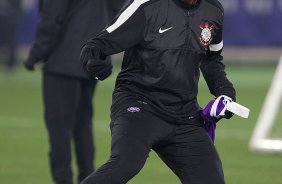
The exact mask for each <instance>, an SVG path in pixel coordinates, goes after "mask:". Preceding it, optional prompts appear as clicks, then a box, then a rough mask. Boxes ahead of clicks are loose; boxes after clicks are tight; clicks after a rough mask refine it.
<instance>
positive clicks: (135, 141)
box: [81, 0, 236, 184]
mask: <svg viewBox="0 0 282 184" xmlns="http://www.w3.org/2000/svg"><path fill="white" fill-rule="evenodd" d="M223 12H224V10H223V7H222V6H221V4H220V3H219V1H217V0H134V1H130V2H129V3H128V4H127V6H126V7H124V8H123V10H122V11H121V12H120V13H121V14H120V16H117V17H116V19H115V21H113V24H112V25H110V26H109V27H107V28H106V29H105V30H104V31H102V33H101V34H99V36H97V37H94V38H93V39H91V40H89V41H88V42H86V44H85V45H84V47H83V48H82V52H81V63H82V66H83V68H84V70H85V71H86V73H88V74H89V75H91V76H92V78H96V79H99V80H104V79H106V78H107V77H108V76H109V73H110V72H111V63H110V62H108V61H107V60H106V58H107V57H108V56H109V55H111V54H115V53H119V52H121V51H125V53H124V59H123V63H122V69H121V71H120V73H119V75H118V77H117V80H116V85H115V90H114V92H113V102H112V107H111V123H110V127H111V135H112V145H111V156H110V158H109V160H108V162H107V163H105V164H104V165H103V166H101V167H100V168H99V169H97V171H95V172H94V173H92V174H91V175H90V176H89V177H87V178H86V179H85V180H84V181H83V182H82V184H125V183H127V182H128V181H129V180H130V179H131V178H133V177H134V176H135V175H136V174H137V173H138V172H139V171H140V170H141V169H142V167H143V166H144V164H145V162H146V159H147V158H148V155H149V152H150V151H151V150H154V151H155V152H156V153H157V154H158V155H159V157H160V158H161V159H162V160H163V161H164V162H165V163H166V164H167V166H168V167H169V168H170V169H171V170H172V171H173V172H174V173H175V174H176V175H177V176H178V178H179V179H180V181H181V183H183V184H196V183H197V184H224V183H225V180H224V175H223V169H222V164H221V160H220V157H219V155H218V153H217V151H216V147H215V146H214V143H213V138H214V137H213V134H212V133H214V132H212V131H211V132H212V133H211V134H210V133H209V131H208V130H213V131H214V127H212V128H211V129H210V128H209V127H208V126H207V127H206V125H207V124H206V123H207V122H206V119H208V120H210V119H211V123H212V125H215V123H216V122H217V121H218V120H220V119H221V118H231V117H232V115H233V114H232V113H231V112H229V111H227V110H226V109H225V110H223V109H224V108H223V107H224V104H225V102H226V103H228V102H232V100H235V96H236V92H235V89H234V87H233V85H232V83H231V82H230V81H229V80H228V79H227V77H226V73H225V66H224V64H223V63H222V59H223V57H222V56H221V52H222V49H223V40H222V27H223ZM200 70H201V71H202V73H203V76H204V78H205V80H206V82H207V84H208V87H209V89H210V92H211V93H212V94H213V95H214V96H215V97H217V98H216V99H217V102H218V103H217V102H215V101H214V100H212V101H211V102H210V103H208V105H207V106H206V107H205V108H204V110H203V111H202V109H201V107H200V106H199V104H198V102H197V93H198V82H199V76H200ZM227 101H228V102H227ZM220 104H221V105H220ZM211 107H212V108H211ZM212 109H213V110H215V111H216V113H214V114H211V111H212ZM206 111H208V112H209V113H207V114H205V113H202V112H206ZM218 111H219V112H222V113H219V115H218V113H217V112H218ZM209 118H210V119H209ZM204 120H205V121H204ZM207 131H208V133H207Z"/></svg>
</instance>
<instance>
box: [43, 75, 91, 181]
mask: <svg viewBox="0 0 282 184" xmlns="http://www.w3.org/2000/svg"><path fill="white" fill-rule="evenodd" d="M94 85H95V83H94V82H93V81H89V80H85V79H78V78H72V77H68V76H63V75H56V74H46V73H44V75H43V94H44V109H45V122H46V127H47V130H48V135H49V144H50V152H49V156H50V166H51V171H52V177H53V180H54V182H55V183H56V184H72V183H73V181H72V171H71V142H72V141H73V142H74V146H75V149H74V150H75V156H76V160H77V165H78V172H79V173H78V181H81V180H82V179H83V178H85V177H86V176H87V175H89V174H90V173H91V172H93V170H94V168H93V160H94V145H93V135H92V96H93V91H94Z"/></svg>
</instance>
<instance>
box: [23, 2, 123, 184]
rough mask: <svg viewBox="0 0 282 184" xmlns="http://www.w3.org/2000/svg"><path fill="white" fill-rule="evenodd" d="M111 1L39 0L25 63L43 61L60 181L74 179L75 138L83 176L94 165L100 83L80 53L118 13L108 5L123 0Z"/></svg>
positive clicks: (54, 168)
mask: <svg viewBox="0 0 282 184" xmlns="http://www.w3.org/2000/svg"><path fill="white" fill-rule="evenodd" d="M109 1H111V4H110V3H109V2H108V1H105V0H79V1H78V0H41V1H40V17H39V22H38V25H37V29H36V35H35V39H34V43H33V45H32V48H31V50H30V53H29V57H28V59H27V61H26V62H25V67H26V68H27V69H28V70H33V69H34V66H35V65H36V63H38V62H40V61H42V62H43V63H44V67H43V98H44V111H45V112H44V115H45V122H46V127H47V130H48V134H49V142H50V153H49V156H50V166H51V171H52V176H53V179H54V182H55V183H56V184H72V183H73V181H72V171H71V140H72V139H73V141H74V145H75V149H74V150H75V153H76V161H77V165H78V181H81V180H82V179H84V178H85V177H86V176H87V175H89V174H90V173H91V172H93V170H94V167H93V161H94V145H93V136H92V96H93V92H94V87H95V84H96V82H95V80H89V78H88V76H87V75H86V74H85V73H84V72H83V70H82V69H81V66H80V64H79V53H80V49H81V47H82V45H83V43H84V42H85V41H87V40H88V39H90V38H91V37H94V36H95V35H96V34H97V33H98V31H100V30H101V29H102V28H103V27H105V26H106V24H107V23H108V19H109V18H111V19H112V18H114V17H113V14H114V13H113V12H110V11H112V8H111V7H108V5H109V6H118V7H119V8H120V7H121V6H120V5H119V4H121V2H122V0H120V1H117V0H115V1H112V0H109ZM122 4H123V3H122ZM122 4H121V5H122ZM116 13H117V12H116ZM109 14H111V15H109ZM109 16H112V17H109ZM107 61H108V62H109V60H107Z"/></svg>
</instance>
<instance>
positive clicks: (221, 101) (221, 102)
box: [201, 95, 232, 142]
mask: <svg viewBox="0 0 282 184" xmlns="http://www.w3.org/2000/svg"><path fill="white" fill-rule="evenodd" d="M231 101H232V99H231V98H229V97H227V96H224V95H222V96H220V97H218V98H217V99H215V100H211V101H210V102H209V103H208V104H207V105H206V107H205V108H204V109H203V110H202V111H201V117H202V118H203V119H204V121H205V129H206V131H207V133H208V135H209V137H210V138H211V140H212V141H213V142H214V140H215V129H216V123H217V122H218V121H219V120H220V119H221V118H222V117H224V115H225V111H226V107H225V106H226V104H228V103H229V102H231Z"/></svg>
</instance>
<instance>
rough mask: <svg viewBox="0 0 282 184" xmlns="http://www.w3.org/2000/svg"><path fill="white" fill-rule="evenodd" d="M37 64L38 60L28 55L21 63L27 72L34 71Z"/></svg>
mask: <svg viewBox="0 0 282 184" xmlns="http://www.w3.org/2000/svg"><path fill="white" fill-rule="evenodd" d="M38 62H39V59H37V58H36V57H35V56H34V55H33V54H30V55H29V56H28V58H27V60H26V61H25V62H24V63H23V64H24V67H25V68H26V69H27V70H29V71H33V70H34V65H35V64H36V63H38Z"/></svg>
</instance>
